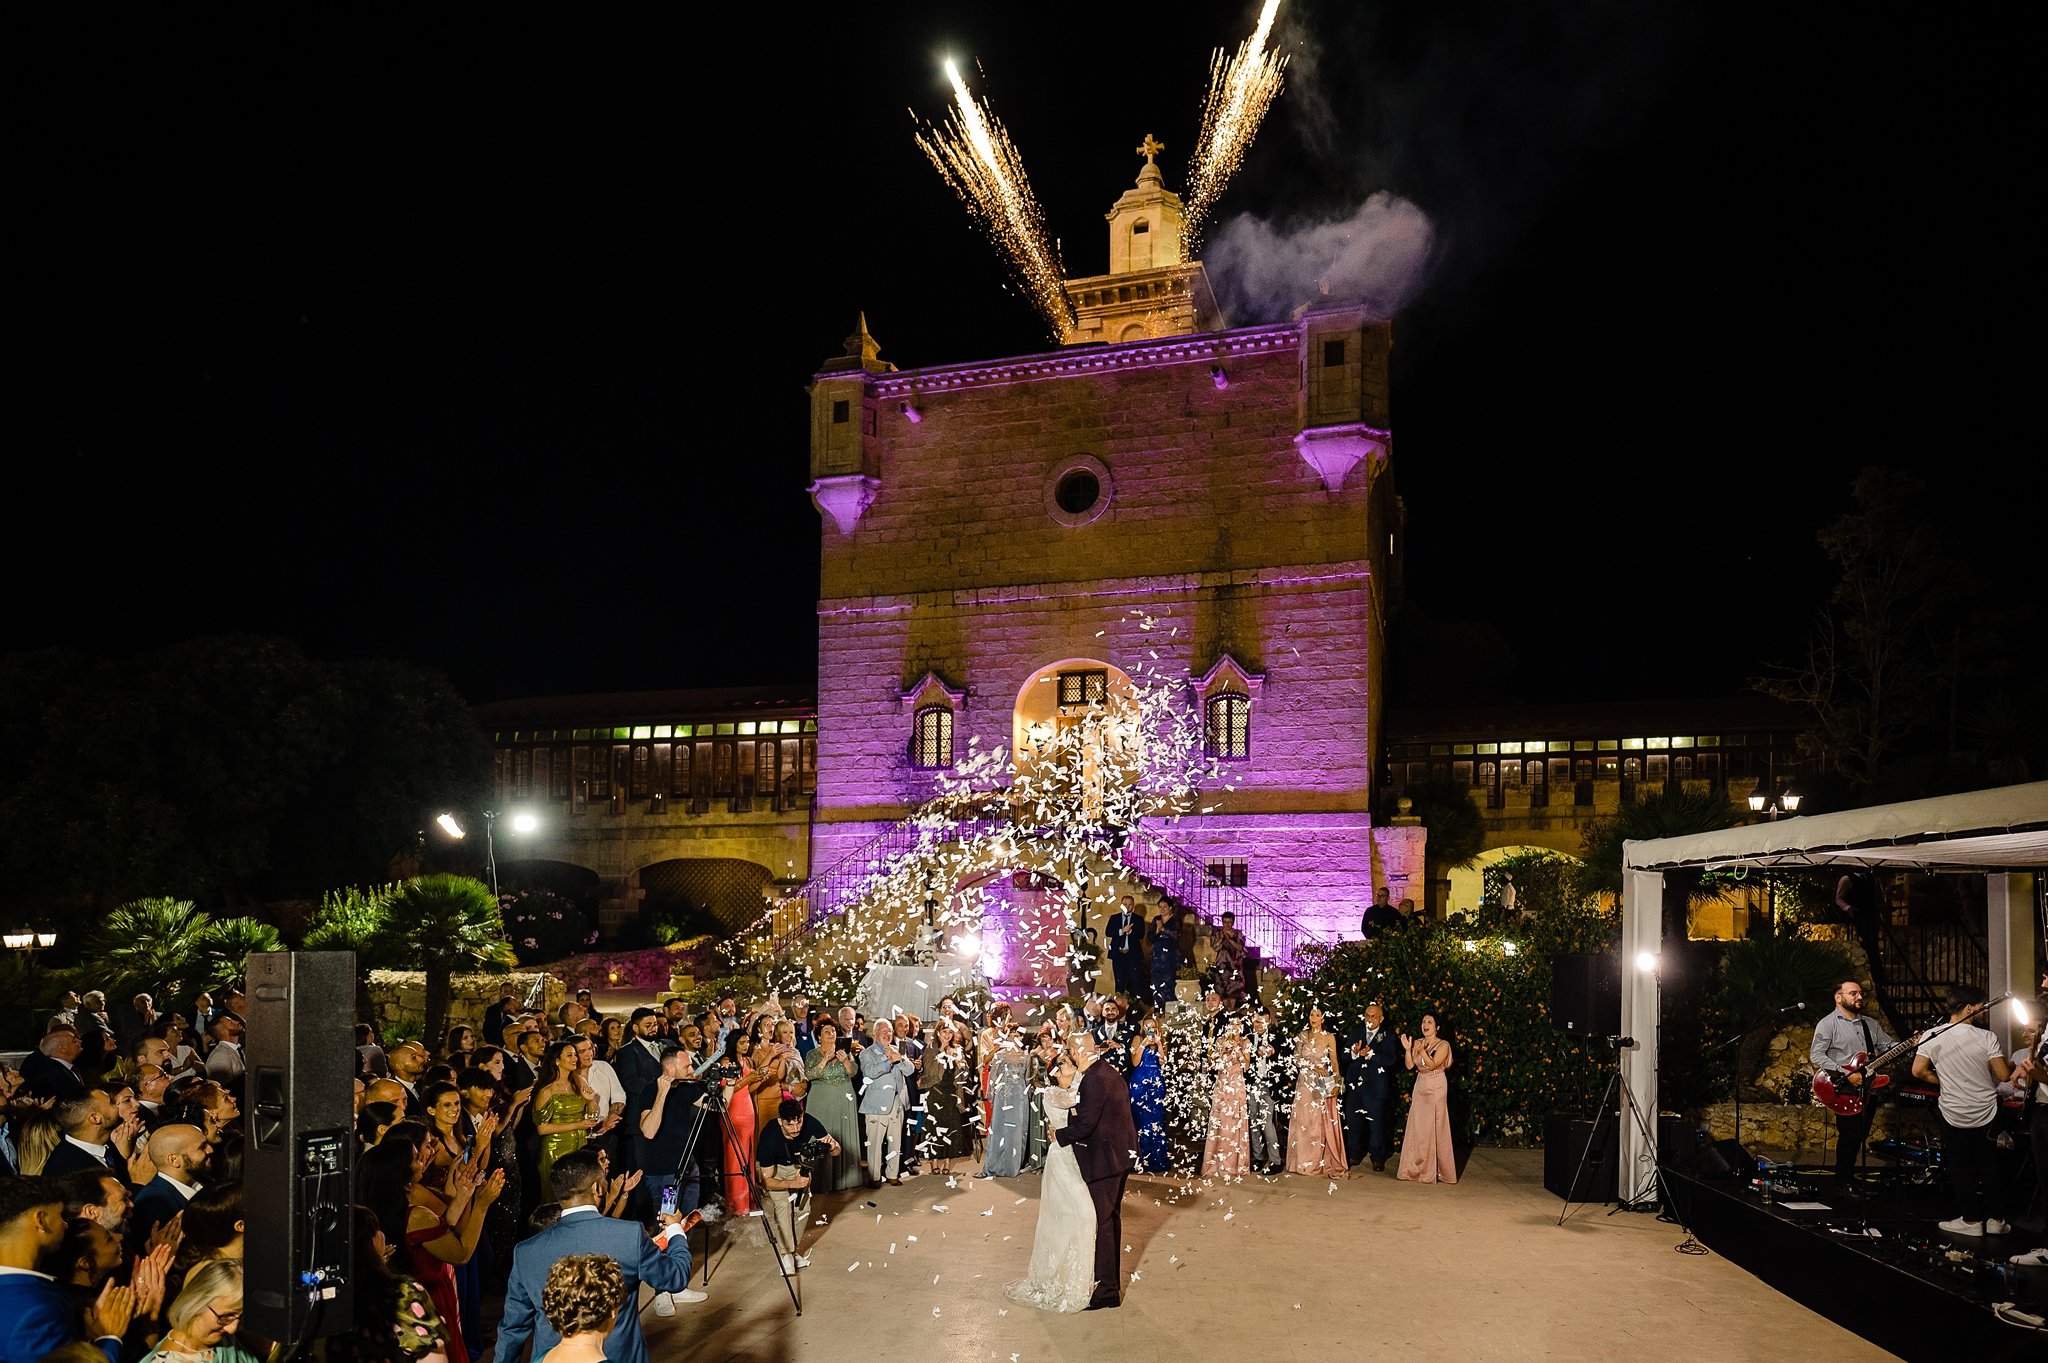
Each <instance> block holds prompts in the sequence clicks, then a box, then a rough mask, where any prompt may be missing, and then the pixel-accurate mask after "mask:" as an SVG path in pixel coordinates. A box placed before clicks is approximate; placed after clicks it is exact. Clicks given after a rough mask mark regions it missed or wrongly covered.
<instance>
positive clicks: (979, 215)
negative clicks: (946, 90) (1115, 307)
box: [917, 61, 1074, 343]
mask: <svg viewBox="0 0 2048 1363" xmlns="http://www.w3.org/2000/svg"><path fill="white" fill-rule="evenodd" d="M946 78H947V79H948V80H950V81H952V82H953V111H952V112H951V113H950V114H949V115H948V116H947V118H946V121H945V123H944V124H943V125H942V126H932V125H927V126H926V127H924V128H922V129H920V130H919V132H918V134H917V145H918V148H919V149H920V150H921V151H923V152H924V154H925V156H926V157H927V158H929V159H930V161H931V163H932V166H933V168H934V169H936V170H937V171H938V172H939V175H940V177H941V178H942V179H944V180H945V182H946V184H947V185H948V186H949V187H950V188H951V189H952V191H953V192H954V193H955V194H958V195H959V196H960V199H961V202H963V203H965V204H966V205H967V211H968V213H969V214H970V215H971V216H972V217H974V218H975V219H976V220H977V221H978V222H979V223H980V225H981V227H982V228H983V230H985V231H986V232H987V233H988V234H989V237H990V238H991V239H992V240H993V241H994V242H995V244H996V246H997V248H998V249H999V250H1001V251H1002V253H1003V256H1004V259H1005V261H1006V262H1007V263H1008V265H1009V267H1010V272H1011V274H1012V275H1014V276H1015V278H1016V280H1017V284H1018V287H1020V288H1021V289H1022V290H1023V291H1024V293H1025V296H1026V297H1028V298H1029V299H1030V300H1031V303H1032V306H1034V307H1036V308H1037V309H1038V311H1039V313H1040V315H1041V316H1043V317H1044V319H1045V323H1046V326H1047V327H1048V328H1049V329H1050V330H1051V332H1052V337H1053V339H1054V340H1055V341H1059V342H1061V343H1065V341H1066V339H1067V337H1068V336H1069V335H1070V334H1072V332H1073V329H1074V312H1073V305H1072V304H1071V303H1069V302H1068V301H1067V290H1066V278H1067V276H1066V270H1065V269H1064V268H1063V267H1062V266H1061V264H1060V258H1059V248H1058V246H1057V245H1056V244H1055V243H1054V242H1053V240H1052V238H1051V237H1050V236H1048V235H1047V233H1046V230H1045V214H1044V213H1043V212H1042V211H1041V210H1040V208H1039V206H1038V200H1037V198H1036V196H1034V195H1033V194H1032V192H1031V182H1030V181H1029V180H1028V179H1026V178H1025V175H1024V160H1023V157H1022V156H1021V155H1019V153H1018V151H1017V144H1016V143H1014V142H1012V141H1011V140H1010V135H1009V133H1008V132H1006V131H1004V129H1003V125H1002V124H1001V122H999V121H998V120H997V119H996V116H995V114H994V112H993V111H992V110H991V109H990V108H989V107H988V103H987V101H986V100H984V101H981V102H979V103H977V102H976V101H975V99H974V97H973V96H972V95H970V94H969V93H968V92H967V83H966V82H965V81H963V80H961V79H960V72H959V69H958V68H957V67H955V66H954V65H953V63H952V62H950V61H948V62H947V63H946Z"/></svg>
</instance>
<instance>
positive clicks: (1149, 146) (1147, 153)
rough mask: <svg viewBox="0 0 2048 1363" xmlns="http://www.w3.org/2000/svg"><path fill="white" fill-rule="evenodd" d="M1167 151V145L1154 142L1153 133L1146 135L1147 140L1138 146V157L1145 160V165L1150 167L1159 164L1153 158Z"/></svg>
mask: <svg viewBox="0 0 2048 1363" xmlns="http://www.w3.org/2000/svg"><path fill="white" fill-rule="evenodd" d="M1165 150H1166V144H1165V143H1164V142H1157V141H1154V140H1153V138H1152V134H1151V133H1146V134H1145V140H1144V141H1143V142H1141V143H1139V144H1138V155H1140V156H1142V157H1144V158H1145V164H1146V165H1148V166H1150V165H1156V164H1158V163H1157V162H1155V161H1154V160H1153V159H1152V158H1153V157H1155V156H1157V155H1158V154H1159V153H1160V152H1163V151H1165Z"/></svg>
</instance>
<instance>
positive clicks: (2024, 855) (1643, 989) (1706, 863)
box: [1619, 781, 2048, 1201]
mask: <svg viewBox="0 0 2048 1363" xmlns="http://www.w3.org/2000/svg"><path fill="white" fill-rule="evenodd" d="M1810 866H1841V867H1865V868H1878V869H1885V870H1900V869H1904V868H1914V869H1920V870H1925V871H1945V872H1952V873H1957V874H1980V875H1983V876H1984V877H1985V880H1986V891H1987V894H1986V902H1987V905H1988V910H1987V921H1986V945H1987V947H1988V950H1989V955H1990V965H1991V971H1990V974H1991V979H1990V989H1991V993H1992V995H1993V997H1996V996H1997V995H1999V994H2001V993H2006V992H2011V993H2016V994H2021V995H2031V994H2032V993H2033V992H2034V987H2035V982H2036V981H2037V980H2038V978H2039V975H2038V972H2039V970H2040V969H2041V964H2042V959H2043V946H2042V943H2041V941H2040V940H2039V932H2038V928H2037V925H2036V922H2035V916H2034V911H2033V908H2034V896H2035V893H2036V890H2035V877H2036V876H2037V875H2038V874H2041V873H2042V872H2043V870H2044V869H2048V781H2035V782H2032V783H2030V784H2027V785H2020V786H2003V787H1999V788H1997V789H1994V790H1974V791H1969V792H1967V793H1965V794H1961V795H1944V796H1939V797H1937V798H1935V799H1931V800H1908V801H1905V802H1903V803H1901V804H1893V805H1877V806H1875V807H1873V808H1870V809H1845V810H1842V811H1841V812H1839V813H1835V814H1815V815H1808V816H1803V817H1797V818H1785V819H1779V820H1775V821H1772V822H1767V823H1755V824H1749V825H1746V826H1744V827H1741V828H1725V829H1721V830H1719V831H1717V832H1713V833H1695V834H1692V835H1690V836H1687V837H1682V838H1653V839H1651V840H1649V841H1647V842H1630V843H1626V844H1624V845H1623V848H1622V896H1621V958H1622V988H1621V1030H1622V1033H1623V1034H1624V1035H1626V1036H1630V1037H1633V1038H1634V1039H1635V1044H1634V1045H1633V1046H1632V1047H1630V1048H1628V1049H1627V1050H1625V1051H1624V1052H1623V1056H1622V1065H1621V1069H1622V1077H1623V1078H1624V1079H1625V1080H1626V1081H1627V1084H1628V1088H1629V1090H1630V1092H1631V1093H1633V1095H1634V1097H1635V1100H1636V1103H1637V1105H1638V1109H1639V1112H1640V1114H1641V1116H1642V1121H1641V1123H1640V1124H1638V1123H1637V1122H1636V1120H1635V1119H1634V1118H1633V1117H1631V1116H1629V1115H1628V1114H1627V1113H1624V1114H1623V1115H1622V1120H1621V1126H1620V1131H1619V1135H1620V1148H1621V1155H1622V1158H1621V1164H1620V1167H1621V1168H1622V1169H1623V1170H1633V1171H1635V1173H1636V1181H1635V1182H1634V1183H1633V1184H1632V1185H1631V1184H1624V1186H1623V1187H1622V1188H1621V1190H1620V1195H1621V1197H1622V1198H1623V1199H1624V1200H1627V1201H1643V1200H1648V1196H1649V1195H1648V1194H1647V1193H1646V1192H1645V1191H1644V1190H1646V1189H1651V1188H1654V1187H1655V1186H1656V1185H1655V1182H1654V1179H1655V1173H1656V1168H1657V1121H1656V1115H1655V1114H1656V1112H1657V1042H1658V987H1657V973H1656V971H1655V970H1654V969H1641V968H1638V966H1637V962H1638V961H1643V960H1647V961H1652V962H1654V960H1655V958H1656V957H1657V956H1658V955H1659V954H1660V952H1661V951H1662V948H1663V926H1664V924H1663V917H1664V916H1663V894H1664V873H1665V872H1666V871H1672V870H1678V869H1680V868H1690V867H1697V868H1700V869H1702V870H1736V869H1738V868H1743V867H1753V868H1769V867H1779V868H1788V867H1810ZM2007 1040H2008V1043H2010V1040H2011V1038H2007Z"/></svg>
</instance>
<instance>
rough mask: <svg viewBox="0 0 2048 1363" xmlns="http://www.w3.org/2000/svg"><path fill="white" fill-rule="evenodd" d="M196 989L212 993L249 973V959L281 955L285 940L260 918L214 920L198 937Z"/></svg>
mask: <svg viewBox="0 0 2048 1363" xmlns="http://www.w3.org/2000/svg"><path fill="white" fill-rule="evenodd" d="M199 946H200V950H201V951H202V952H203V953H204V955H203V958H202V959H201V961H200V963H199V966H198V970H199V987H200V988H202V989H205V990H208V991H209V992H210V991H213V990H217V989H220V988H221V987H222V986H224V985H227V984H229V983H230V982H232V981H235V980H239V979H241V978H242V977H243V976H244V975H246V974H247V973H248V969H249V966H248V962H249V957H250V956H252V955H255V954H257V953H259V952H265V951H283V950H284V938H282V937H280V936H279V935H278V932H277V929H276V928H275V927H273V926H272V925H271V924H269V923H266V922H264V921H263V920H262V919H260V918H216V919H214V920H213V921H212V922H211V923H208V924H207V925H206V927H205V928H204V929H202V930H201V932H200V934H199Z"/></svg>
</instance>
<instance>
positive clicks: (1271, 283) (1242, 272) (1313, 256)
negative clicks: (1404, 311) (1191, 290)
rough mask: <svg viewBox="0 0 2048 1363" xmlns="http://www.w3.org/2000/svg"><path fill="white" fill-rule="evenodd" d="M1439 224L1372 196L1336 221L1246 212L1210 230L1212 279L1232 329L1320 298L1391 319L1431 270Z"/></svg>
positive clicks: (1390, 198) (1405, 205)
mask: <svg viewBox="0 0 2048 1363" xmlns="http://www.w3.org/2000/svg"><path fill="white" fill-rule="evenodd" d="M1435 244H1436V229H1435V227H1434V226H1433V225H1432V224H1431V223H1430V220H1429V216H1428V215H1427V214H1426V213H1424V212H1423V211H1422V210H1421V209H1420V208H1418V207H1416V206H1415V205H1414V204H1413V203H1410V202H1409V201H1408V200H1406V199H1403V198H1401V197H1400V196H1398V195H1395V194H1390V193H1386V192H1384V191H1382V192H1380V193H1378V194H1374V195H1373V196H1372V197H1371V198H1369V199H1367V200H1366V201H1365V202H1364V203H1363V204H1360V205H1359V206H1358V208H1357V209H1356V210H1355V211H1354V212H1353V213H1352V214H1351V216H1350V217H1348V218H1345V219H1343V220H1342V221H1339V222H1320V223H1309V224H1305V225H1302V226H1299V227H1292V228H1281V227H1275V226H1274V225H1273V224H1272V223H1270V222H1268V221H1267V220H1265V219H1264V218H1260V217H1257V216H1255V215H1253V214H1249V213H1246V214H1241V215H1240V216H1238V217H1235V218H1232V219H1231V220H1230V221H1229V222H1227V223H1225V224H1224V225H1223V226H1222V227H1221V228H1220V229H1218V230H1217V231H1215V232H1213V233H1212V234H1211V235H1210V241H1209V247H1208V249H1207V250H1206V251H1204V252H1203V258H1204V263H1205V264H1206V265H1207V266H1208V268H1209V278H1210V283H1211V284H1212V286H1213V287H1214V288H1215V290H1216V294H1217V300H1218V301H1219V302H1220V303H1221V304H1222V305H1223V312H1224V315H1225V316H1226V317H1227V318H1228V319H1229V320H1230V323H1231V325H1233V326H1243V325H1247V324H1249V323H1253V322H1277V321H1281V320H1283V319H1285V318H1286V317H1288V316H1290V315H1291V314H1292V313H1293V311H1294V310H1295V309H1296V308H1298V307H1300V306H1301V305H1302V304H1304V303H1309V302H1314V301H1316V300H1318V299H1322V298H1332V299H1336V298H1345V299H1352V298H1356V299H1363V300H1365V302H1366V303H1367V304H1368V305H1369V306H1370V307H1371V308H1372V310H1373V312H1374V313H1375V315H1377V316H1379V317H1382V318H1390V317H1392V316H1394V315H1395V314H1396V313H1397V312H1399V311H1400V310H1401V308H1402V307H1403V306H1404V305H1405V304H1406V303H1407V302H1408V300H1409V299H1411V298H1413V297H1414V296H1415V294H1416V292H1417V291H1418V290H1420V289H1421V287H1422V285H1423V283H1424V282H1425V281H1426V279H1427V277H1428V274H1429V266H1430V261H1431V258H1432V255H1433V252H1434V248H1435Z"/></svg>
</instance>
